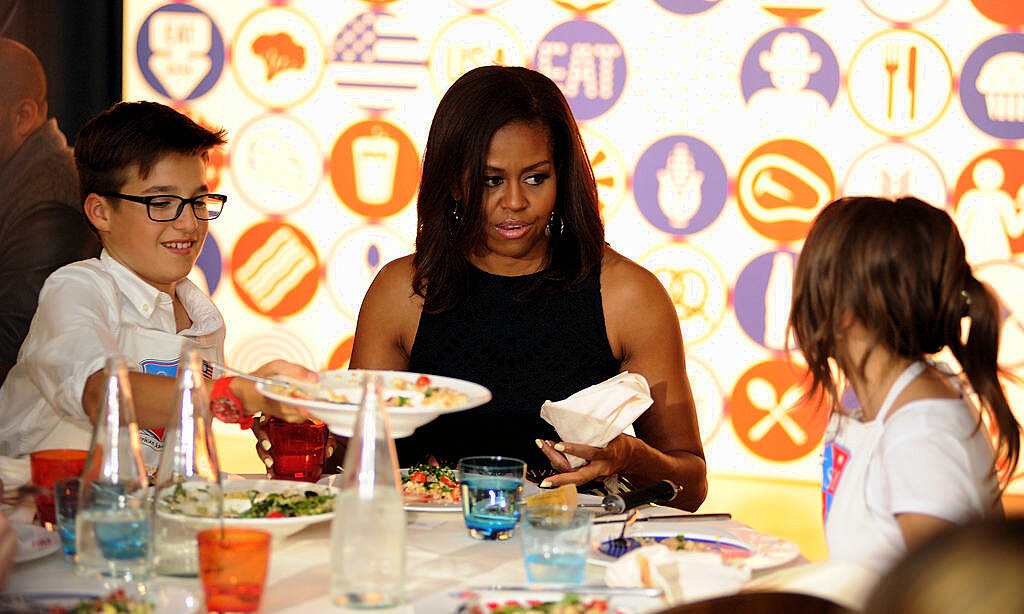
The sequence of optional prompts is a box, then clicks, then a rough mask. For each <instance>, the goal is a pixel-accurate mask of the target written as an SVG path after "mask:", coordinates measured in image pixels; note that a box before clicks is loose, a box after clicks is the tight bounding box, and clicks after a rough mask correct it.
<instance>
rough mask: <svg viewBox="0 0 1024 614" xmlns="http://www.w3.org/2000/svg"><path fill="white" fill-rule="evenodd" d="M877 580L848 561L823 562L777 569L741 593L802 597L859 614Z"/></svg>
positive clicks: (871, 572) (867, 571)
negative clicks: (768, 593) (766, 592)
mask: <svg viewBox="0 0 1024 614" xmlns="http://www.w3.org/2000/svg"><path fill="white" fill-rule="evenodd" d="M880 578H881V574H879V573H878V572H877V571H875V570H873V569H869V568H867V567H865V566H863V565H860V564H857V563H854V562H852V561H838V560H827V561H819V562H815V563H807V564H804V565H798V566H795V567H786V568H783V569H780V570H778V571H776V572H773V573H770V574H768V575H764V576H761V577H759V578H758V579H757V580H754V581H753V582H750V583H749V584H748V585H747V586H746V587H744V590H746V589H751V590H773V591H787V592H791V593H803V594H806V595H813V596H815V597H822V598H824V599H828V600H829V601H833V602H835V603H838V604H839V605H841V606H843V607H845V608H847V609H850V610H852V611H855V612H859V611H860V610H862V609H864V605H865V604H866V603H867V600H868V597H870V596H871V591H873V590H874V588H875V584H877V583H878V580H879V579H880Z"/></svg>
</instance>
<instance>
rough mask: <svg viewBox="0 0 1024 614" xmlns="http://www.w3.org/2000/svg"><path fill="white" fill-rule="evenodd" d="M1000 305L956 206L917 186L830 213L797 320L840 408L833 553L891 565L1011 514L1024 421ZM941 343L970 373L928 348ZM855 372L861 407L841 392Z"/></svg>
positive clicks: (831, 494)
mask: <svg viewBox="0 0 1024 614" xmlns="http://www.w3.org/2000/svg"><path fill="white" fill-rule="evenodd" d="M999 309H1000V308H999V302H998V300H997V299H996V297H995V296H994V295H993V293H992V292H991V291H990V290H989V289H988V288H987V287H985V286H984V285H983V284H982V283H981V282H980V281H978V279H977V278H976V277H975V276H974V275H973V273H972V271H971V267H970V266H969V265H968V264H967V261H966V260H965V258H964V244H963V241H961V239H960V235H959V233H958V232H957V228H956V225H955V224H954V223H953V220H952V219H950V217H949V215H948V214H947V213H946V212H945V211H942V210H941V209H937V208H935V207H932V206H931V205H928V204H927V203H925V202H922V201H920V200H918V199H916V198H913V197H903V198H899V199H897V200H888V199H883V198H871V197H849V198H841V199H839V200H837V201H835V202H833V203H831V204H829V205H828V206H827V207H825V209H824V210H822V212H821V213H819V214H818V216H817V218H816V219H815V221H814V224H813V225H812V226H811V229H810V231H809V233H808V235H807V240H806V241H805V242H804V246H803V250H802V252H801V254H800V259H799V261H798V264H797V269H796V276H795V279H794V283H793V304H792V309H791V311H790V327H791V329H792V332H793V333H795V340H796V343H797V345H798V347H799V348H800V351H801V352H802V353H803V355H804V358H805V359H806V361H807V367H808V370H809V374H810V381H811V390H810V394H811V397H812V398H813V396H814V395H818V394H822V395H823V398H824V399H825V400H826V403H827V404H828V406H829V407H830V408H831V418H830V424H829V429H828V431H827V432H826V436H825V447H824V464H823V475H822V490H823V500H824V504H825V509H824V513H825V538H826V543H827V545H828V550H829V558H830V560H837V561H847V562H853V563H856V564H858V565H860V566H862V567H863V568H867V569H869V570H872V571H874V572H876V573H882V572H884V571H885V570H886V568H888V567H889V566H890V565H891V564H892V563H893V562H895V561H896V560H897V559H898V558H899V557H900V556H901V555H902V554H904V552H906V551H907V550H911V549H913V548H915V547H916V546H917V545H919V544H920V543H922V542H923V541H924V540H925V539H927V538H928V537H930V536H932V535H934V534H935V533H937V532H938V531H940V530H942V529H944V528H947V527H950V526H952V525H954V524H960V523H964V522H967V521H969V520H972V519H980V518H988V517H1001V516H1002V515H1003V510H1002V504H1001V499H1000V495H1001V491H1002V489H1003V487H1005V484H1006V483H1007V481H1008V480H1009V478H1010V476H1011V475H1012V474H1013V472H1014V470H1015V468H1016V466H1017V460H1018V457H1019V455H1020V426H1019V424H1018V423H1017V420H1016V419H1015V418H1014V416H1013V413H1012V412H1011V411H1010V407H1009V405H1008V404H1007V401H1006V396H1005V394H1004V392H1003V389H1002V386H1001V384H1000V381H999V373H1000V370H999V367H998V365H997V364H996V357H997V356H998V355H999V328H1000V315H999ZM943 348H948V349H949V350H950V352H951V353H952V355H953V357H955V359H956V360H957V361H958V362H959V366H960V368H961V369H962V373H959V374H954V373H953V371H952V370H951V369H950V368H949V367H948V366H947V365H945V364H944V363H939V362H935V361H934V360H933V359H931V358H930V357H931V356H932V355H934V354H936V353H938V352H939V351H940V350H943ZM846 384H848V385H849V386H851V387H852V388H853V391H854V392H855V393H856V397H857V399H858V402H859V409H857V410H856V411H853V410H848V409H846V408H843V407H842V406H841V404H840V398H841V396H842V394H841V393H842V390H843V388H844V386H845V385H846ZM972 393H976V394H977V399H978V400H979V401H980V407H977V406H975V404H974V402H973V401H972ZM983 418H984V420H983ZM990 428H991V431H990ZM990 433H992V434H994V436H993V435H990ZM993 444H994V445H993ZM1000 478H1001V480H1000ZM1001 485H1002V487H1001Z"/></svg>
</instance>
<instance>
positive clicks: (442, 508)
mask: <svg viewBox="0 0 1024 614" xmlns="http://www.w3.org/2000/svg"><path fill="white" fill-rule="evenodd" d="M399 471H401V472H402V473H405V471H406V470H405V469H399ZM341 479H342V477H341V474H340V473H338V474H334V475H325V476H324V477H322V478H320V479H319V480H317V484H326V485H328V486H332V487H334V488H339V487H340V486H341ZM402 507H404V508H405V511H407V512H428V513H433V512H444V513H453V512H454V513H462V504H461V503H408V502H406V503H405V504H404V505H403V506H402Z"/></svg>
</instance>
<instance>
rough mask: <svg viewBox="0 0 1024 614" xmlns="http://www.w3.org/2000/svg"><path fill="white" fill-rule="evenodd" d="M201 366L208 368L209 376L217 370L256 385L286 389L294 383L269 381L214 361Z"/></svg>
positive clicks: (208, 361) (277, 380)
mask: <svg viewBox="0 0 1024 614" xmlns="http://www.w3.org/2000/svg"><path fill="white" fill-rule="evenodd" d="M203 366H204V367H206V366H209V367H210V370H211V374H212V373H213V372H214V370H219V371H223V372H227V373H230V374H232V375H233V376H235V377H240V378H242V379H245V380H249V381H250V382H255V383H257V384H263V385H264V386H281V387H288V386H291V385H293V384H295V383H296V382H294V381H289V380H282V379H271V378H268V377H260V376H258V375H253V374H251V373H247V372H245V371H242V370H240V369H236V368H234V367H229V366H227V365H226V364H224V363H221V362H217V361H216V360H204V361H203ZM204 371H205V368H204Z"/></svg>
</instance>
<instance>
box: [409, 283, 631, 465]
mask: <svg viewBox="0 0 1024 614" xmlns="http://www.w3.org/2000/svg"><path fill="white" fill-rule="evenodd" d="M537 275H538V274H533V275H524V276H519V277H502V276H500V275H492V274H490V273H486V272H484V271H481V270H479V269H477V268H475V267H470V269H469V273H468V278H467V285H466V295H465V296H464V298H463V299H462V300H461V301H460V302H459V304H458V305H457V306H456V307H454V308H452V309H449V310H448V311H445V312H443V313H439V314H428V313H423V314H422V315H421V316H420V321H419V327H418V329H417V331H416V339H415V341H414V342H413V346H412V351H411V352H410V356H409V370H410V371H416V372H420V373H432V374H435V375H444V376H448V377H457V378H460V379H465V380H468V381H471V382H476V383H478V384H481V385H483V386H486V387H487V388H488V389H489V390H490V391H491V395H492V400H491V402H489V403H487V404H486V405H482V406H480V407H477V408H475V409H471V410H467V411H462V412H456V413H453V414H448V415H444V416H440V417H438V418H437V419H435V420H434V421H433V422H430V423H429V424H427V425H425V426H422V427H420V428H418V429H416V432H415V433H413V435H412V436H410V437H406V438H402V439H398V440H396V442H395V443H396V446H397V450H398V457H399V463H400V464H401V466H403V467H408V466H409V465H410V464H413V463H417V462H423V461H425V460H426V458H427V457H428V456H430V455H433V456H434V457H435V458H437V459H438V461H440V462H441V463H442V464H447V465H451V466H454V465H455V463H456V462H458V459H459V458H462V457H464V456H477V455H502V456H512V457H515V458H520V459H522V460H524V461H526V463H527V469H528V472H529V474H530V476H531V478H532V479H539V478H541V477H543V476H545V475H550V474H551V473H552V469H551V463H550V461H548V459H547V457H545V456H544V454H543V453H542V452H541V451H540V450H539V449H538V448H537V445H536V444H535V443H534V440H536V439H537V438H540V439H551V440H554V441H558V440H559V437H558V435H557V434H556V433H555V429H554V428H553V427H552V426H551V425H549V424H548V423H547V422H545V421H544V420H543V419H541V417H540V407H541V405H542V404H543V403H544V401H547V400H556V401H557V400H561V399H564V398H566V397H568V396H569V395H571V394H573V393H575V392H577V391H579V390H582V389H583V388H586V387H587V386H592V385H593V384H597V383H599V382H602V381H604V380H606V379H608V378H610V377H612V376H614V375H615V374H616V373H618V372H619V368H620V362H619V361H618V360H616V358H615V357H614V356H613V355H612V350H611V347H610V346H609V344H608V334H607V332H606V331H605V325H604V309H603V307H602V304H601V284H600V271H599V270H595V271H594V272H593V273H592V274H591V275H590V277H588V278H587V279H586V281H585V282H584V283H583V285H582V286H581V287H580V288H579V290H577V291H575V292H565V293H560V294H555V295H541V296H538V297H536V298H534V299H532V300H530V301H526V302H523V301H519V300H516V297H517V296H519V295H520V294H521V293H522V292H523V291H524V290H525V289H527V288H528V287H530V285H531V284H532V283H533V282H534V280H535V279H536V276H537Z"/></svg>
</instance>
